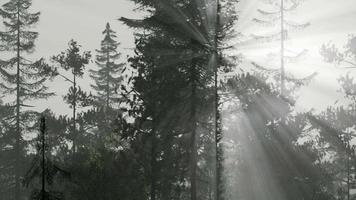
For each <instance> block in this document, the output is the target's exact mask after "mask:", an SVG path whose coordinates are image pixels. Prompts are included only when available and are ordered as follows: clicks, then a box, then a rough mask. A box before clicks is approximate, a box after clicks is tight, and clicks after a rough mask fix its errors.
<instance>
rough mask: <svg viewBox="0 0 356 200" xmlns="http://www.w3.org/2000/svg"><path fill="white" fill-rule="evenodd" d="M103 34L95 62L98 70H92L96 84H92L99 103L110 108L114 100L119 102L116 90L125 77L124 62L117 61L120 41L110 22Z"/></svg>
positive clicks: (92, 76)
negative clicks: (122, 73)
mask: <svg viewBox="0 0 356 200" xmlns="http://www.w3.org/2000/svg"><path fill="white" fill-rule="evenodd" d="M103 35H104V39H103V40H102V41H101V47H100V49H98V50H96V51H97V55H96V61H95V62H96V64H97V66H98V70H90V73H91V75H90V77H91V78H92V79H94V81H95V84H94V85H91V87H92V88H93V89H94V90H95V91H96V93H97V94H96V98H97V101H98V105H101V106H104V105H105V106H104V107H105V109H106V110H108V109H109V108H111V107H112V104H113V103H114V102H118V97H117V95H116V93H115V91H116V89H117V88H118V86H119V85H120V83H121V81H122V79H123V77H122V75H121V72H122V70H123V67H124V63H116V61H117V60H118V59H119V58H120V55H121V54H120V53H119V52H118V51H117V48H118V46H119V44H120V43H118V42H116V41H115V38H116V35H115V31H113V30H112V29H111V27H110V24H109V23H107V24H106V28H105V30H104V31H103Z"/></svg>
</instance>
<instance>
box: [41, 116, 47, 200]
mask: <svg viewBox="0 0 356 200" xmlns="http://www.w3.org/2000/svg"><path fill="white" fill-rule="evenodd" d="M45 131H46V121H45V118H44V117H42V118H41V136H42V137H41V139H42V152H41V153H42V200H45V194H46V190H45V187H46V186H45V184H46V182H45V174H46V171H45V169H46V167H45Z"/></svg>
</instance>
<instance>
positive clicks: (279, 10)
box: [252, 0, 315, 96]
mask: <svg viewBox="0 0 356 200" xmlns="http://www.w3.org/2000/svg"><path fill="white" fill-rule="evenodd" d="M301 3H302V1H301V0H266V1H265V4H267V5H269V6H270V7H272V10H263V9H258V10H257V11H258V13H259V14H260V16H261V17H260V18H254V19H253V21H254V22H256V23H257V24H259V25H261V26H267V27H275V26H277V27H278V31H277V33H272V34H269V35H264V36H261V35H252V38H253V39H255V40H256V41H262V42H270V41H273V40H279V41H280V63H281V64H280V70H279V72H278V73H277V74H279V76H280V77H279V79H280V93H281V95H282V96H288V95H289V94H288V93H289V91H287V88H286V82H292V83H293V82H297V85H298V83H299V82H300V81H298V79H294V78H290V77H288V76H286V73H285V65H286V62H292V61H294V60H297V59H299V58H301V57H302V56H304V55H305V54H306V53H307V50H303V51H302V52H298V53H296V52H294V51H292V50H288V49H287V48H286V47H285V42H286V40H287V39H288V38H289V33H290V32H292V31H296V30H301V29H305V28H306V27H308V26H309V25H310V23H298V22H293V21H290V20H288V19H287V18H286V14H287V13H290V12H293V11H295V10H297V9H298V7H300V5H301ZM286 52H288V53H290V54H292V56H287V55H286ZM254 65H255V66H257V67H259V68H260V69H264V67H261V66H260V65H257V64H255V63H254ZM264 70H265V71H266V69H264ZM267 71H268V70H267ZM269 72H272V73H274V74H276V71H273V70H272V71H270V70H269ZM314 75H315V74H314ZM314 75H312V76H310V77H308V78H306V79H307V80H309V79H310V78H312V77H313V76H314Z"/></svg>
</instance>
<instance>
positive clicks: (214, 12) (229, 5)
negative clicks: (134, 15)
mask: <svg viewBox="0 0 356 200" xmlns="http://www.w3.org/2000/svg"><path fill="white" fill-rule="evenodd" d="M136 2H137V1H136ZM236 2H237V1H233V0H232V1H221V5H220V2H219V1H200V0H191V1H187V2H184V3H177V2H176V1H152V2H147V1H138V2H137V3H139V4H141V5H143V6H147V7H154V8H155V11H154V12H153V11H152V12H153V15H152V16H151V17H148V18H146V19H144V20H129V19H125V18H122V19H121V20H122V21H124V22H125V23H127V24H128V25H129V26H131V27H139V28H144V29H148V30H150V31H156V30H157V29H160V30H162V31H163V32H164V34H169V35H172V36H174V38H175V40H178V41H179V40H181V41H184V42H183V43H185V46H184V47H183V46H181V47H175V48H167V47H166V46H165V45H161V46H158V47H153V48H152V52H151V54H154V55H156V56H157V57H158V58H164V59H165V62H166V63H175V64H176V65H179V64H181V63H184V64H186V65H187V66H189V69H186V70H187V71H188V72H189V73H188V74H187V81H188V82H189V87H190V89H189V90H190V91H189V92H188V93H189V97H188V99H189V103H190V110H189V114H188V116H189V129H190V132H191V141H190V145H191V155H190V158H191V167H190V168H191V169H190V171H191V175H190V181H191V199H193V200H194V199H196V198H197V187H196V186H197V184H196V181H197V173H196V171H197V159H198V155H197V150H198V147H197V143H199V137H198V136H199V134H197V128H198V126H197V125H198V121H199V119H198V116H199V113H198V111H199V110H200V105H202V104H200V105H199V104H198V102H200V98H202V97H198V96H199V95H198V94H199V93H201V91H199V90H205V91H208V87H207V86H208V85H209V83H212V84H213V85H214V88H215V89H213V90H212V91H214V92H212V95H213V96H215V98H212V99H213V100H212V104H213V106H212V105H210V106H211V107H212V110H210V111H211V115H212V116H214V117H213V118H214V123H215V135H216V137H215V143H216V147H217V148H218V146H219V145H218V144H219V141H220V139H221V134H220V131H219V111H218V108H219V107H218V104H219V103H218V99H219V98H218V92H217V88H218V72H219V70H220V69H221V66H224V65H225V64H226V62H225V61H226V60H225V59H226V56H224V55H221V52H222V50H223V49H224V48H228V47H226V46H224V45H225V44H224V42H225V41H226V40H227V39H228V38H229V37H231V36H232V34H231V33H232V32H233V31H232V29H231V27H232V26H233V25H234V22H236V20H237V15H236V13H235V12H234V11H235V10H234V6H235V3H236ZM203 60H204V61H203ZM188 61H189V64H188V63H187V62H188ZM201 86H203V87H201ZM214 104H215V106H214ZM214 113H215V114H214ZM183 115H184V114H183ZM217 154H218V153H217ZM217 157H218V156H217ZM216 162H217V163H218V159H216ZM216 168H217V170H218V168H219V167H216ZM216 177H217V180H218V179H219V178H218V177H219V175H218V173H216ZM218 182H219V181H216V183H217V184H218ZM216 188H219V186H217V187H216ZM218 193H219V192H216V194H218ZM217 198H218V197H217Z"/></svg>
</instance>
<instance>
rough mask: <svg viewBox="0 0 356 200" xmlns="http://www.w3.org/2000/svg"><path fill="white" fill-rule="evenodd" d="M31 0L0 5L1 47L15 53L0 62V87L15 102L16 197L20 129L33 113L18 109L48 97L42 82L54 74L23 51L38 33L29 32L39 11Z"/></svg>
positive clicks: (28, 50) (17, 195)
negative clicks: (33, 9)
mask: <svg viewBox="0 0 356 200" xmlns="http://www.w3.org/2000/svg"><path fill="white" fill-rule="evenodd" d="M31 3H32V1H31V0H17V1H15V0H11V1H9V2H7V3H5V4H3V5H2V8H1V9H0V15H1V17H2V18H3V19H4V26H5V30H4V31H1V32H0V37H1V40H2V44H1V47H2V49H3V50H6V51H9V52H11V53H13V52H14V54H15V55H13V57H11V58H10V59H8V60H2V61H1V67H0V74H1V76H2V78H3V80H4V82H2V83H1V84H0V87H1V88H3V89H4V90H5V93H6V94H8V95H14V96H15V101H14V102H13V103H12V106H14V107H15V113H14V119H15V120H14V122H15V126H16V128H15V129H16V131H15V133H14V138H15V140H16V143H15V144H13V150H14V152H15V154H14V157H15V160H16V161H15V189H14V195H15V199H16V200H19V199H20V197H21V190H20V179H21V168H20V165H21V157H22V156H23V153H24V146H25V144H24V141H23V138H22V136H23V134H22V133H23V130H25V128H26V125H27V123H28V121H29V120H31V118H32V117H33V115H34V114H35V113H34V112H31V111H24V110H22V109H21V108H23V107H31V105H27V104H26V101H28V100H34V99H41V98H48V97H50V96H51V95H53V93H49V92H47V90H48V88H47V87H46V86H45V82H46V81H47V80H48V79H49V78H50V77H51V76H54V75H55V73H56V72H55V71H54V70H53V69H51V68H50V67H49V66H48V65H47V64H45V62H44V60H43V59H40V60H37V61H35V62H32V61H30V60H28V59H26V58H25V57H24V56H25V55H26V54H29V53H32V52H33V51H34V44H35V40H36V38H37V36H38V33H37V32H35V31H32V30H31V29H30V28H31V26H33V25H35V24H36V23H37V22H38V20H39V16H40V13H39V12H36V13H31V12H30V10H29V9H30V7H31Z"/></svg>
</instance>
